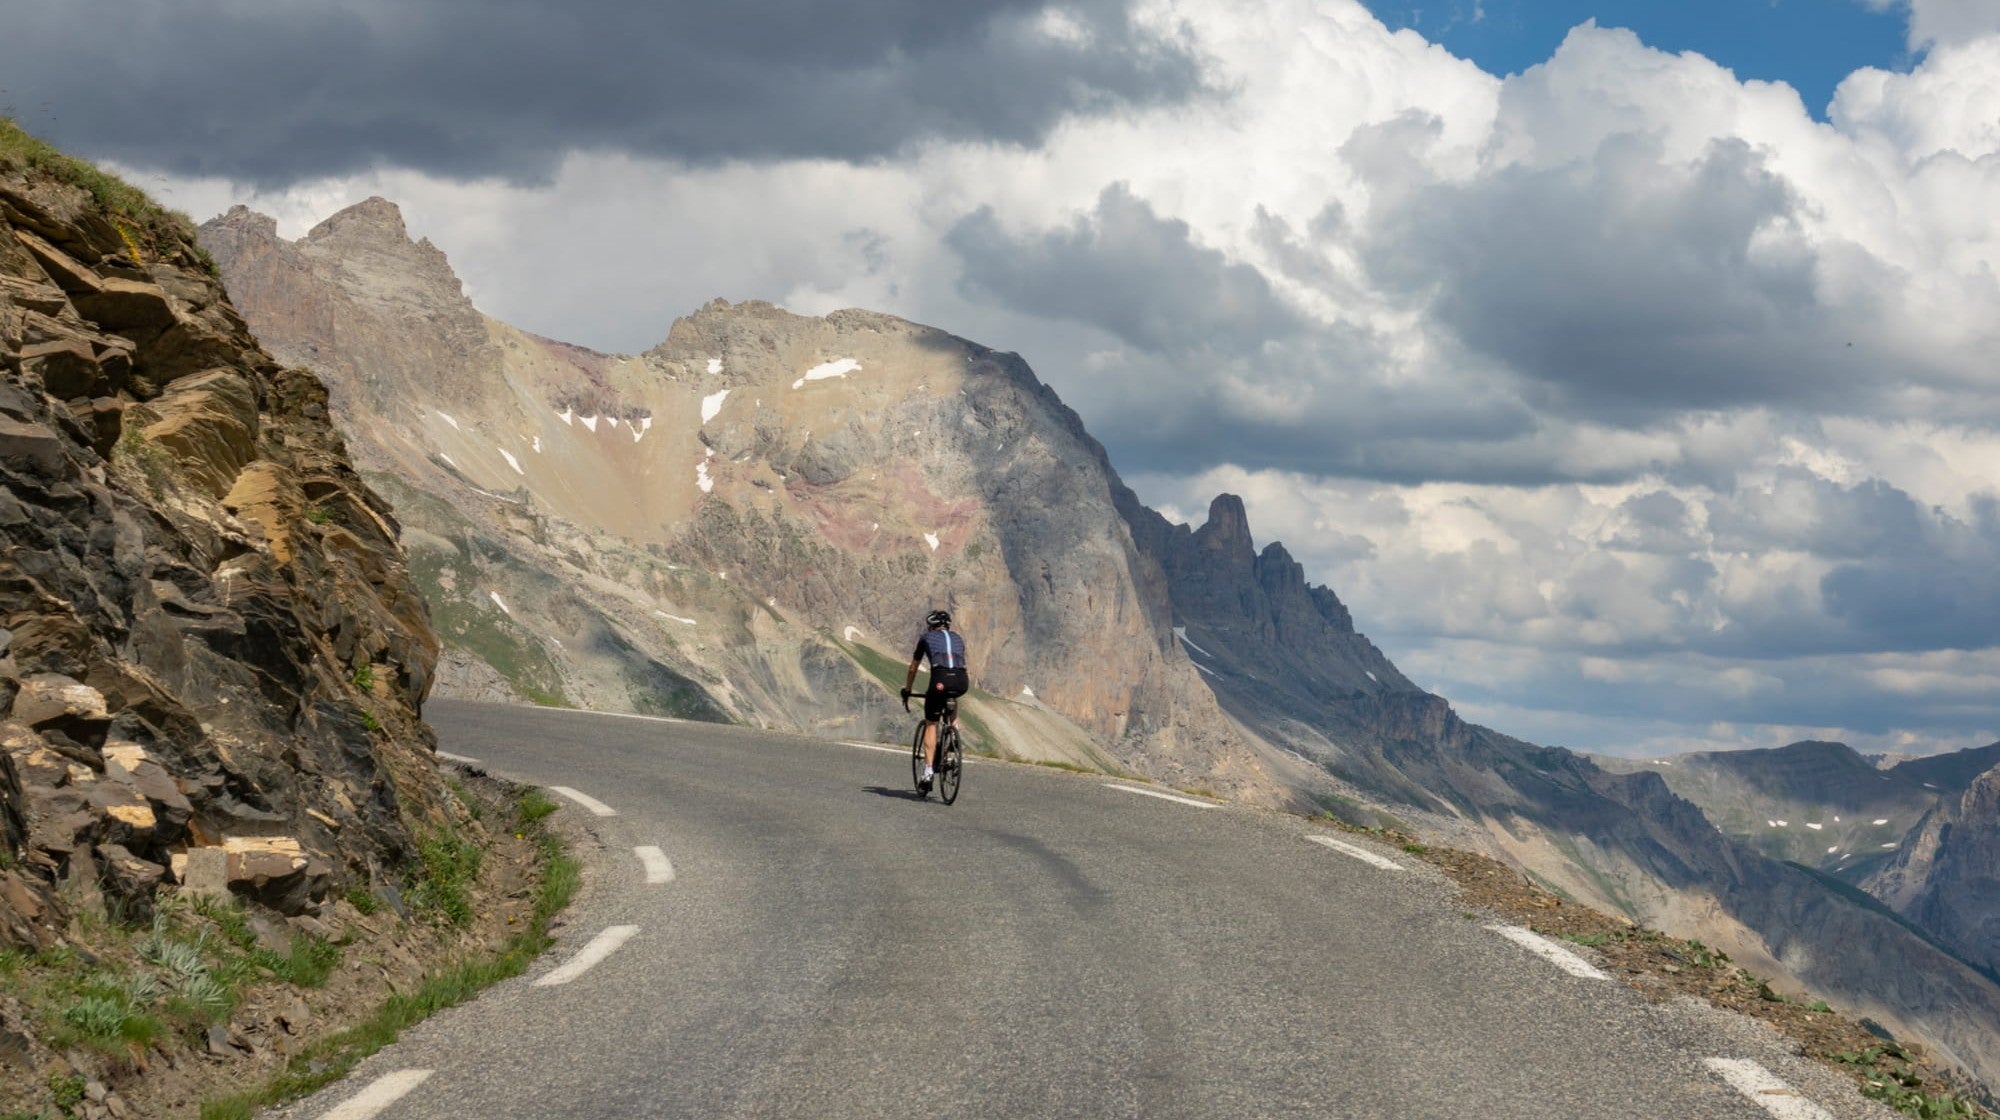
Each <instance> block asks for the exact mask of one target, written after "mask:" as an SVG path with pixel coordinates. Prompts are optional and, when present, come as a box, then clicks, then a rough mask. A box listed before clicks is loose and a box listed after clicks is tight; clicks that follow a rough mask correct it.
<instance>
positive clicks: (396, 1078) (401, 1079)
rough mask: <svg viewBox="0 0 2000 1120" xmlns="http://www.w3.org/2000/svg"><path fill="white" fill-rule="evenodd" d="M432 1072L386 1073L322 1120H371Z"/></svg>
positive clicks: (418, 1070)
mask: <svg viewBox="0 0 2000 1120" xmlns="http://www.w3.org/2000/svg"><path fill="white" fill-rule="evenodd" d="M430 1075H431V1071H430V1070H427V1069H404V1070H397V1071H396V1072H395V1073H385V1074H383V1075H382V1076H380V1077H378V1078H376V1079H375V1080H373V1081H371V1082H369V1083H368V1087H367V1088H366V1089H363V1090H361V1091H360V1092H359V1093H356V1094H354V1095H353V1096H351V1097H349V1098H347V1099H346V1100H344V1101H342V1102H341V1103H340V1106H339V1107H337V1108H335V1109H334V1110H333V1111H332V1112H329V1113H327V1114H326V1115H325V1116H322V1117H320V1120H369V1117H371V1116H374V1115H375V1114H376V1113H378V1112H380V1111H382V1110H383V1109H385V1108H387V1107H389V1106H390V1105H392V1104H395V1103H396V1101H397V1099H398V1098H400V1097H401V1096H402V1095H403V1094H404V1093H407V1092H409V1091H410V1090H412V1089H414V1088H416V1087H417V1086H419V1085H422V1084H423V1083H424V1078H426V1077H429V1076H430Z"/></svg>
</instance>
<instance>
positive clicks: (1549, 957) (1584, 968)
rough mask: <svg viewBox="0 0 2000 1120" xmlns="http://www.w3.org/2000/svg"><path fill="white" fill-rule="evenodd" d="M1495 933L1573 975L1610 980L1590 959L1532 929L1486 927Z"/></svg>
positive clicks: (1500, 926)
mask: <svg viewBox="0 0 2000 1120" xmlns="http://www.w3.org/2000/svg"><path fill="white" fill-rule="evenodd" d="M1486 928H1487V929H1490V930H1492V931H1493V932H1494V933H1497V934H1499V935H1500V936H1502V937H1504V938H1506V939H1507V940H1509V941H1512V942H1513V943H1514V944H1516V945H1519V946H1520V947H1521V948H1523V949H1526V950H1527V951H1529V952H1530V953H1533V954H1535V955H1536V956H1538V957H1540V958H1542V959H1543V960H1545V961H1548V962H1549V963H1550V964H1552V965H1555V966H1556V967H1557V968H1560V969H1562V970H1563V971H1564V972H1567V973H1569V974H1570V975H1571V976H1581V977H1583V978H1584V979H1586V980H1609V979H1611V978H1610V977H1609V976H1606V975H1605V974H1604V973H1602V972H1599V971H1598V970H1597V968H1596V967H1595V966H1594V965H1592V964H1591V963H1590V962H1589V961H1587V960H1584V959H1583V958H1582V957H1579V956H1577V955H1576V954H1575V953H1572V952H1570V951H1569V950H1568V949H1565V948H1563V947H1562V946H1560V945H1558V944H1556V943H1555V942H1553V941H1550V940H1549V939H1548V938H1546V937H1543V936H1542V935H1541V934H1538V933H1535V932H1534V931H1532V930H1526V929H1522V928H1521V927H1520V926H1503V925H1490V926H1487V927H1486Z"/></svg>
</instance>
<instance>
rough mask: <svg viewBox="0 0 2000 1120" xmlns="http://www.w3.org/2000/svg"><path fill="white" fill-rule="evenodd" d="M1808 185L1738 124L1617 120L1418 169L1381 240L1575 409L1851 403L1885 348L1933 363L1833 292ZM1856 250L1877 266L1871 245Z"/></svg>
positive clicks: (1438, 306) (1376, 242) (1473, 326)
mask: <svg viewBox="0 0 2000 1120" xmlns="http://www.w3.org/2000/svg"><path fill="white" fill-rule="evenodd" d="M1366 157H1367V153H1365V152H1363V153H1361V155H1360V156H1358V157H1353V158H1360V159H1362V163H1361V169H1362V170H1363V171H1364V172H1365V173H1369V174H1371V175H1373V176H1375V177H1377V178H1387V179H1388V180H1389V181H1390V183H1391V184H1392V185H1394V184H1395V183H1396V182H1397V181H1398V180H1401V179H1404V178H1407V175H1405V174H1404V173H1403V172H1401V171H1399V170H1398V168H1397V166H1396V165H1395V164H1393V163H1388V164H1386V165H1385V166H1370V163H1369V160H1368V158H1366ZM1800 205H1801V204H1800V203H1799V201H1798V200H1797V199H1796V197H1795V196H1794V194H1793V192H1792V190H1791V188H1790V187H1789V185H1788V184H1787V183H1786V182H1785V181H1784V180H1783V179H1781V178H1780V177H1779V176H1777V175H1776V174H1774V173H1772V172H1771V171H1770V170H1769V169H1768V168H1766V167H1765V165H1764V159H1763V157H1762V156H1761V155H1760V154H1759V153H1757V152H1755V151H1753V150H1752V149H1751V148H1750V147H1749V146H1748V145H1746V144H1744V143H1742V142H1741V141H1734V140H1730V141H1718V142H1716V143H1714V144H1713V145H1712V146H1711V147H1710V148H1709V150H1708V151H1707V153H1706V154H1705V155H1704V156H1702V157H1701V158H1700V159H1698V160H1695V161H1694V162H1693V163H1691V164H1677V163H1674V162H1672V161H1669V160H1667V159H1665V158H1664V156H1663V154H1662V151H1661V149H1660V144H1659V141H1658V140H1657V139H1655V138H1652V137H1649V136H1641V135H1621V136H1614V137H1612V138H1611V139H1609V140H1607V141H1606V142H1605V143H1604V144H1603V145H1602V146H1601V147H1599V148H1598V149H1597V151H1596V152H1595V153H1594V155H1593V156H1592V157H1591V158H1590V159H1588V160H1586V161H1580V162H1578V163H1574V164H1564V165H1560V166H1556V167H1547V168H1523V167H1514V168H1508V169H1503V170H1501V171H1498V172H1496V173H1494V174H1493V175H1491V176H1487V177H1483V178H1480V179H1477V180H1472V181H1469V182H1463V183H1459V182H1453V183H1441V184H1435V185H1428V186H1422V187H1417V188H1414V189H1411V190H1409V191H1408V192H1407V193H1404V194H1402V195H1401V196H1400V198H1399V199H1398V201H1397V202H1396V203H1395V204H1394V205H1393V209H1392V210H1391V212H1390V214H1389V216H1388V217H1387V218H1386V220H1385V221H1384V222H1383V223H1382V224H1381V226H1380V227H1379V228H1378V229H1377V230H1376V231H1374V232H1373V233H1371V235H1370V236H1369V239H1368V260H1369V264H1370V266H1371V269H1372V271H1373V273H1374V275H1375V276H1376V277H1377V278H1378V279H1380V280H1382V281H1383V282H1384V283H1386V284H1389V285H1391V286H1392V287H1393V288H1394V289H1396V290H1400V291H1403V292H1406V293H1409V294H1411V295H1412V296H1415V297H1420V298H1426V299H1428V301H1429V304H1430V306H1431V308H1432V309H1433V311H1434V313H1435V314H1436V316H1437V318H1438V321H1439V322H1440V323H1442V324H1444V325H1446V326H1447V327H1449V328H1450V329H1451V330H1453V332H1454V333H1455V334H1456V335H1457V336H1458V337H1459V338H1460V339H1462V340H1463V342H1464V343H1465V344H1466V345H1468V346H1469V347H1471V348H1472V349H1473V350H1475V351H1477V352H1481V353H1484V354H1487V355H1490V356H1491V357H1493V358H1497V359H1498V360H1500V361H1501V362H1503V363H1505V364H1506V365H1507V366H1508V367H1510V368H1511V369H1513V370H1514V371H1516V372H1517V373H1518V374H1519V375H1521V376H1522V377H1523V378H1525V379H1526V380H1527V382H1528V386H1527V389H1526V392H1527V394H1528V396H1529V399H1530V400H1531V401H1533V402H1534V403H1536V404H1538V405H1540V406H1542V407H1545V408H1548V409H1550V410H1551V411H1555V412H1559V413H1565V414H1569V415H1588V416H1591V417H1593V418H1595V419H1598V420H1602V421H1610V422H1617V423H1643V422H1644V421H1645V419H1646V418H1648V417H1656V416H1660V415H1664V414H1668V413H1672V412H1676V411H1680V410H1687V409H1697V410H1699V409H1728V408H1737V407H1744V406H1754V405H1775V406H1781V407H1784V406H1797V407H1817V408H1826V409H1832V410H1835V411H1842V410H1849V409H1852V408H1855V407H1858V406H1862V405H1864V404H1865V403H1866V402H1867V401H1869V400H1871V399H1873V394H1874V393H1875V392H1877V391H1878V389H1879V386H1880V371H1881V370H1882V369H1884V368H1891V367H1898V366H1900V367H1904V368H1905V370H1906V372H1909V373H1924V372H1933V371H1923V370H1917V369H1912V368H1909V358H1908V356H1907V355H1902V354H1896V353H1893V352H1892V351H1891V350H1890V349H1889V347H1888V346H1887V345H1886V344H1881V343H1879V342H1878V339H1877V336H1878V331H1877V329H1876V325H1877V323H1878V322H1879V318H1878V315H1877V314H1876V309H1875V308H1872V307H1870V306H1867V305H1865V304H1862V305H1858V306H1856V305H1850V306H1844V307H1834V306H1830V305H1829V304H1828V303H1827V302H1826V300H1825V299H1824V298H1823V293H1822V292H1821V290H1820V285H1819V283H1818V274H1819V268H1820V266H1821V264H1822V261H1821V258H1820V254H1821V252H1822V251H1823V250H1822V249H1821V248H1820V247H1818V246H1815V245H1812V244H1810V243H1808V241H1807V239H1806V238H1805V237H1804V236H1803V235H1802V234H1801V233H1800V232H1799V226H1798V223H1797V220H1796V219H1797V216H1798V210H1799V208H1800ZM1843 265H1844V266H1846V267H1853V268H1863V267H1867V264H1866V262H1865V258H1863V257H1862V256H1861V255H1860V254H1858V253H1856V254H1850V255H1848V256H1846V257H1844V258H1843ZM1891 287H1892V286H1891V285H1889V284H1887V283H1886V282H1885V283H1883V284H1881V285H1879V286H1876V287H1875V290H1878V291H1883V290H1890V288H1891ZM1856 290H1858V288H1857V289H1856ZM1856 298H1859V297H1856Z"/></svg>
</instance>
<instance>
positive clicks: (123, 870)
mask: <svg viewBox="0 0 2000 1120" xmlns="http://www.w3.org/2000/svg"><path fill="white" fill-rule="evenodd" d="M192 233H193V231H192V230H191V229H188V228H186V227H185V225H182V224H178V223H177V222H176V221H175V220H173V219H171V218H168V217H164V216H157V215H156V216H154V218H153V219H152V220H148V221H144V222H142V221H138V220H135V219H134V218H133V217H131V216H130V215H128V214H115V213H112V212H110V211H107V210H106V209H104V208H103V207H102V206H100V205H99V204H98V203H96V202H94V201H93V199H92V197H91V195H89V194H87V193H86V192H85V191H83V190H81V189H79V188H77V187H74V186H70V185H68V184H67V183H65V182H62V181H58V180H57V179H56V178H54V177H52V176H51V175H49V174H47V173H44V172H41V171H34V170H27V169H22V168H11V169H10V168H8V167H6V166H5V164H4V163H0V370H4V378H0V452H4V456H0V480H4V483H5V485H4V488H0V842H4V845H5V846H4V849H0V850H3V851H4V853H5V855H6V856H7V859H6V861H5V862H4V863H0V868H4V870H0V943H8V944H12V945H16V946H23V947H28V948H46V947H49V946H51V945H53V944H56V943H59V942H60V941H61V939H62V937H63V934H62V932H61V931H62V930H63V928H64V926H65V921H64V918H63V915H64V914H65V912H74V911H75V910H76V909H78V908H90V907H108V908H110V909H113V910H115V911H117V912H119V913H122V914H123V915H125V916H126V917H128V918H143V917H144V916H145V915H146V913H147V912H148V911H149V909H150V908H151V906H152V901H153V897H154V894H155V892H156V891H157V890H158V889H159V887H160V885H161V884H162V883H169V882H175V881H179V882H183V883H188V882H190V881H193V884H194V885H197V886H201V887H205V888H206V889H211V890H219V889H229V890H233V891H235V892H236V893H238V894H239V895H241V896H244V897H246V898H248V899H251V900H254V901H256V902H259V903H262V904H265V905H268V906H270V907H272V908H275V909H276V910H278V911H280V912H281V913H284V914H289V915H307V914H310V913H311V912H313V911H314V910H315V909H316V908H317V907H318V906H319V904H320V903H321V902H322V901H323V900H325V899H326V898H327V896H328V894H329V892H336V891H337V890H339V889H341V888H344V887H346V886H348V885H351V884H354V883H361V884H364V885H365V884H368V883H369V882H370V880H371V879H372V878H374V877H376V876H380V875H385V874H389V873H392V872H395V871H397V870H399V869H400V867H401V865H402V864H403V862H404V858H405V856H406V855H407V853H408V852H409V850H410V845H411V836H412V834H413V832H415V831H418V830H422V829H424V828H425V827H427V825H429V824H432V823H435V822H436V821H437V820H438V819H439V815H440V813H441V812H442V808H441V801H440V792H441V791H440V788H439V785H438V778H437V776H436V771H435V764H434V760H433V758H432V742H431V739H430V736H429V733H428V730H427V729H426V728H425V727H424V725H423V724H422V723H421V722H420V721H419V720H418V718H417V711H416V709H417V705H418V703H419V702H420V701H421V700H422V698H423V696H424V694H425V690H426V689H427V688H428V687H429V684H430V680H431V673H432V667H433V664H434V663H435V661H436V657H437V643H436V640H435V638H434V636H433V635H432V633H431V629H430V625H429V622H428V616H427V612H426V608H425V606H424V603H423V601H422V599H421V597H420V596H419V595H418V593H417V590H416V588H415V586H414V584H413V583H412V582H411V580H410V578H409V575H408V573H407V571H406V569H405V567H404V564H403V561H402V558H401V555H400V552H399V550H398V548H397V544H396V536H397V526H396V522H395V520H394V519H393V518H392V517H391V515H390V513H389V510H388V507H387V506H385V505H384V504H383V503H382V501H381V500H380V499H379V498H377V497H376V496H375V494H374V493H373V492H371V491H370V489H369V488H368V487H367V486H366V485H364V484H363V483H362V481H361V480H360V478H359V477H357V475H356V474H355V472H354V470H353V468H352V466H351V465H350V464H349V462H348V459H347V455H346V452H345V449H344V447H343V445H342V441H341V438H340V436H339V435H338V434H337V433H336V432H335V431H334V429H333V428H332V427H331V425H330V423H329V415H328V402H327V397H326V393H325V390H324V389H323V388H322V386H321V384H320V382H319V381H318V380H317V379H316V378H315V377H314V376H313V375H312V374H310V373H307V372H305V371H303V370H299V369H290V368H286V367H285V366H283V365H281V364H280V363H278V362H276V361H274V360H272V359H271V357H270V356H268V355H267V354H266V353H265V352H264V351H263V350H262V349H260V348H259V347H258V345H257V343H256V341H255V340H254V339H253V338H252V337H251V335H250V333H249V331H248V330H247V329H246V328H245V326H244V324H243V322H242V321H241V320H240V319H239V318H238V317H237V315H236V313H235V312H234V311H233V310H232V309H231V307H230V305H229V303H228V301H227V300H226V298H225V297H224V293H223V289H222V285H221V283H220V281H219V280H217V279H216V278H214V277H213V276H211V275H210V274H209V270H208V269H207V268H206V267H205V266H204V264H203V263H202V261H201V260H200V259H199V255H198V253H197V252H196V249H195V245H194V242H193V238H192Z"/></svg>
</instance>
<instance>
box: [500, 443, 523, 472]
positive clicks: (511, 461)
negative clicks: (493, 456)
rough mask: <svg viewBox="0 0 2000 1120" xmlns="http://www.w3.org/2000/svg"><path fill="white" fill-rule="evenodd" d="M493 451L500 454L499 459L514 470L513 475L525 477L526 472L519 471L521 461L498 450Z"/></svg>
mask: <svg viewBox="0 0 2000 1120" xmlns="http://www.w3.org/2000/svg"><path fill="white" fill-rule="evenodd" d="M494 450H496V451H499V452H500V457H501V458H502V459H505V460H507V465H508V466H510V467H513V468H514V473H515V474H519V475H525V474H527V473H528V472H527V471H524V470H522V469H521V461H520V460H519V459H516V458H514V456H513V455H512V454H510V453H508V452H507V451H505V450H502V449H500V448H495V449H494Z"/></svg>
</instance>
